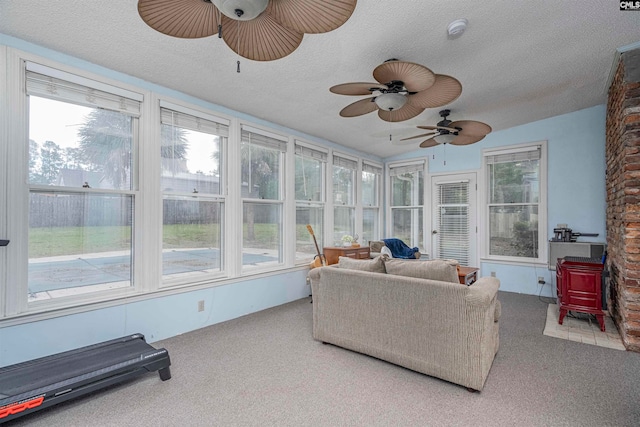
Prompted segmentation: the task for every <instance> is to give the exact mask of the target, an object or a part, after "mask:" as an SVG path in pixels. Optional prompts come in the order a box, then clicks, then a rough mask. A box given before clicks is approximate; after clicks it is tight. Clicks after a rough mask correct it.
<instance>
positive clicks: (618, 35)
mask: <svg viewBox="0 0 640 427" xmlns="http://www.w3.org/2000/svg"><path fill="white" fill-rule="evenodd" d="M459 18H466V19H467V20H468V21H469V26H468V29H467V31H466V32H465V33H464V34H463V35H462V36H461V37H459V38H457V39H450V38H448V36H447V31H446V28H447V25H448V24H449V23H450V22H451V21H453V20H455V19H459ZM0 33H3V34H6V35H9V36H13V37H17V38H19V39H22V40H26V41H29V42H32V43H36V44H38V45H41V46H44V47H47V48H51V49H53V50H56V51H58V52H62V53H65V54H68V55H72V56H74V57H78V58H81V59H84V60H87V61H89V62H92V63H95V64H98V65H101V66H104V67H107V68H109V69H112V70H116V71H119V72H122V73H126V74H128V75H131V76H134V77H138V78H142V79H144V80H147V81H149V82H152V83H156V84H159V85H162V86H165V87H168V88H172V89H176V90H178V91H181V92H184V93H187V94H190V95H193V96H196V97H198V98H201V99H204V100H206V101H210V102H213V103H215V104H218V105H221V106H224V107H227V108H230V109H233V110H237V111H240V112H243V113H246V114H249V115H252V116H255V117H258V118H261V119H264V120H268V121H270V122H273V123H276V124H279V125H282V126H286V127H289V128H292V129H297V130H299V131H301V132H304V133H307V134H309V135H313V136H316V137H319V138H323V139H326V140H329V141H333V142H335V143H338V144H342V145H345V146H348V147H352V148H353V149H356V150H359V151H363V152H368V153H371V154H374V155H376V156H379V157H382V158H386V157H389V156H393V155H397V154H401V153H404V152H408V151H414V150H416V149H418V148H417V147H418V144H419V142H420V140H415V143H414V144H411V145H393V144H391V143H390V142H389V132H391V133H392V134H393V138H394V140H398V139H399V138H401V137H405V136H410V135H413V134H417V133H418V132H416V131H417V129H416V128H415V126H418V125H434V124H435V123H436V122H438V121H439V120H440V117H439V116H438V111H439V110H440V109H441V108H435V109H427V110H425V111H424V112H423V113H422V114H420V115H418V116H417V117H415V118H413V119H411V120H407V121H404V122H399V123H388V122H385V121H382V120H380V119H379V118H378V116H377V114H376V113H370V114H367V115H365V116H360V117H355V118H342V117H340V116H339V114H338V113H339V111H340V110H341V109H342V108H343V107H345V106H346V105H347V104H349V103H351V102H353V101H356V100H358V99H360V98H359V97H351V96H342V95H336V94H332V93H330V92H329V87H331V86H333V85H336V84H339V83H346V82H358V81H371V82H373V81H374V79H373V76H372V71H373V69H374V68H375V67H376V66H377V65H379V64H381V63H382V62H384V61H385V60H387V59H390V58H397V59H399V60H403V61H409V62H416V63H419V64H422V65H425V66H427V67H428V68H430V69H431V70H432V71H434V72H435V73H437V74H448V75H451V76H454V77H456V78H457V79H458V80H460V82H461V83H462V87H463V89H462V95H461V96H460V97H459V98H458V99H457V100H455V101H454V102H452V103H451V104H450V105H448V106H447V108H450V109H451V110H452V113H451V116H450V117H449V118H450V119H451V120H479V121H482V122H486V123H488V124H489V125H491V126H492V127H493V129H494V131H496V130H500V129H506V128H509V127H512V126H516V125H520V124H524V123H528V122H532V121H536V120H540V119H544V118H547V117H551V116H555V115H558V114H563V113H568V112H572V111H576V110H579V109H583V108H587V107H590V106H593V105H597V104H602V103H604V102H606V84H607V80H608V77H609V72H610V70H611V66H612V64H613V61H614V58H615V53H616V49H618V48H621V47H624V46H629V45H632V44H633V45H635V44H636V43H638V42H639V41H640V11H620V10H619V5H618V2H613V1H609V2H603V1H588V2H577V1H574V0H547V1H542V0H538V1H504V0H483V1H481V2H480V1H466V2H452V1H444V0H375V1H372V0H369V1H366V0H360V1H359V2H358V4H357V6H356V9H355V11H354V13H353V15H352V17H351V19H349V21H347V23H346V24H344V25H343V26H342V27H340V28H338V29H337V30H335V31H332V32H329V33H325V34H307V35H305V36H304V39H303V41H302V44H301V45H300V47H299V48H298V49H297V50H296V51H294V52H293V53H292V54H291V55H289V56H287V57H285V58H283V59H280V60H277V61H271V62H256V61H250V60H247V59H243V58H238V57H237V55H236V54H234V53H233V52H232V51H231V50H230V49H229V48H228V47H227V46H226V45H225V44H224V42H223V41H222V40H220V39H218V38H217V36H213V37H207V38H204V39H196V40H193V39H177V38H173V37H170V36H166V35H163V34H161V33H158V32H156V31H155V30H153V29H151V28H150V27H148V26H147V25H146V24H145V23H144V22H143V21H142V19H141V18H140V17H139V15H138V12H137V1H135V0H109V1H86V0H29V1H24V0H2V1H0ZM639 47H640V46H639ZM238 59H240V60H241V73H239V74H238V73H237V72H236V61H237V60H238ZM481 143H482V142H480V144H481Z"/></svg>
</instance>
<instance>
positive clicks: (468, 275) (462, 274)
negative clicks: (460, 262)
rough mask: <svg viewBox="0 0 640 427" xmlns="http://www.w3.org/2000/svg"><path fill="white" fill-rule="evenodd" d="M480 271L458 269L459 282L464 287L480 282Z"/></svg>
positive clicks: (467, 268) (465, 268)
mask: <svg viewBox="0 0 640 427" xmlns="http://www.w3.org/2000/svg"><path fill="white" fill-rule="evenodd" d="M478 270H479V268H476V267H462V266H461V267H458V280H459V281H460V284H462V285H467V286H469V285H471V284H473V283H474V282H475V281H476V280H478Z"/></svg>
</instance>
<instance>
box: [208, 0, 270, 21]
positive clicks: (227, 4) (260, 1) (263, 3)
mask: <svg viewBox="0 0 640 427" xmlns="http://www.w3.org/2000/svg"><path fill="white" fill-rule="evenodd" d="M211 1H212V2H213V4H214V5H215V6H216V7H217V8H218V9H219V10H220V12H222V13H223V14H225V15H226V16H228V17H229V18H231V19H236V20H239V21H250V20H252V19H255V18H257V17H258V16H259V15H260V14H261V13H262V12H264V10H265V9H266V8H267V5H268V4H269V0H211Z"/></svg>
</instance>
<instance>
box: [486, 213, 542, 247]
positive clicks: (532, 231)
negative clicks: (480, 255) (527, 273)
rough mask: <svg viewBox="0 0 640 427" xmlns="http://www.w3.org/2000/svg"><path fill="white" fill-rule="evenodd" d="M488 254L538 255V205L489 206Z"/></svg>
mask: <svg viewBox="0 0 640 427" xmlns="http://www.w3.org/2000/svg"><path fill="white" fill-rule="evenodd" d="M489 238H490V248H489V253H490V255H500V256H516V257H527V258H537V257H538V207H537V206H492V207H490V208H489Z"/></svg>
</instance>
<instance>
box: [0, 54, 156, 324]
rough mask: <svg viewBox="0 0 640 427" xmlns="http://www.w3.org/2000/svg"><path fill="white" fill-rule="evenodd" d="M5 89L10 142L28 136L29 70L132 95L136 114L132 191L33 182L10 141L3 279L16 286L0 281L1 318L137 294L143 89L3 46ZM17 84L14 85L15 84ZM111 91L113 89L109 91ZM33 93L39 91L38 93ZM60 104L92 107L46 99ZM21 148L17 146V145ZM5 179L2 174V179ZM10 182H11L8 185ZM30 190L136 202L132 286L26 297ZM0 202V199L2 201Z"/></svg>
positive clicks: (24, 154) (24, 157) (21, 151)
mask: <svg viewBox="0 0 640 427" xmlns="http://www.w3.org/2000/svg"><path fill="white" fill-rule="evenodd" d="M6 64H7V67H6V68H7V74H6V85H7V87H6V89H7V97H6V99H5V102H6V104H5V105H12V106H13V107H14V108H11V109H9V111H8V112H7V113H6V115H5V120H6V123H7V124H9V123H10V124H11V126H7V139H6V141H9V140H20V141H28V140H29V96H32V95H30V94H28V93H27V69H28V68H30V69H31V70H33V69H35V70H37V72H39V73H40V74H42V73H43V72H44V73H45V74H48V73H50V74H51V75H52V77H56V78H61V79H63V80H65V79H69V80H70V81H71V82H72V83H75V84H81V85H84V86H86V87H87V88H93V89H96V90H99V91H106V92H110V93H112V94H114V95H115V96H120V95H122V94H131V96H132V97H134V98H136V99H139V100H140V109H141V111H140V114H136V115H135V120H133V122H132V138H133V140H132V147H131V153H132V161H131V168H132V173H131V186H130V189H121V190H111V189H93V188H75V187H65V186H54V185H40V184H31V183H29V181H28V179H27V175H28V160H29V158H28V157H29V153H28V149H25V148H24V147H23V146H22V145H23V144H8V149H7V159H8V163H9V164H8V168H7V171H6V174H7V183H10V191H9V192H8V193H7V198H6V202H5V203H6V204H5V205H4V206H8V204H9V201H11V204H12V205H13V206H14V208H13V209H12V210H11V211H9V212H7V224H8V225H10V229H13V231H11V232H10V233H8V234H7V235H9V236H10V237H9V239H10V240H11V245H12V246H13V248H12V249H13V250H12V251H9V253H7V257H6V259H7V277H9V275H10V277H12V278H13V279H12V283H14V284H15V286H8V282H6V281H5V282H2V281H0V294H2V296H1V297H0V301H1V302H2V309H0V320H3V319H11V318H14V317H19V316H24V315H33V314H36V313H50V312H52V311H54V310H59V309H66V308H74V309H76V310H77V307H80V306H85V305H88V304H93V303H96V302H102V301H108V300H113V299H116V298H122V297H127V296H132V295H135V294H138V293H140V292H141V290H142V286H141V285H140V281H139V280H137V277H138V275H136V269H137V268H140V264H141V263H142V262H143V259H142V258H143V254H142V249H141V245H140V244H139V243H140V241H139V240H138V234H137V233H136V232H135V228H136V225H135V224H140V223H141V219H142V214H141V210H140V209H139V203H140V202H139V201H140V188H139V174H140V170H139V162H140V160H139V159H140V141H141V129H142V123H143V119H142V108H143V102H142V101H143V100H144V99H145V97H146V94H147V92H145V91H143V90H141V89H140V88H136V87H131V86H129V85H126V84H124V83H122V82H117V81H112V80H110V79H107V78H103V77H99V76H94V75H92V74H90V73H88V72H85V71H83V70H78V69H75V68H70V67H66V66H64V65H61V64H59V63H57V62H53V61H48V60H45V59H43V58H41V57H38V56H35V55H31V54H27V53H24V52H20V51H18V50H15V49H11V48H7V49H6ZM18 82H19V84H16V83H18ZM111 89H112V90H111ZM36 96H37V95H36ZM50 98H51V99H55V100H58V101H62V102H67V103H70V104H78V105H84V106H91V104H81V103H77V102H70V101H69V100H66V99H58V98H56V97H53V96H52V97H50ZM18 146H19V147H18ZM3 178H4V177H3ZM11 183H13V184H14V185H12V184H11ZM32 192H58V193H71V194H106V195H109V194H112V195H113V194H117V195H125V196H131V197H132V200H133V203H134V213H133V217H132V227H131V259H132V262H131V270H130V271H131V280H130V286H127V287H124V288H116V289H105V290H99V291H93V292H87V293H81V294H77V295H69V296H64V297H58V298H51V299H47V300H40V301H28V286H29V283H28V263H29V255H28V234H29V231H28V229H29V220H28V217H29V215H28V212H29V198H30V194H31V193H32ZM0 201H1V200H0Z"/></svg>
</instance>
